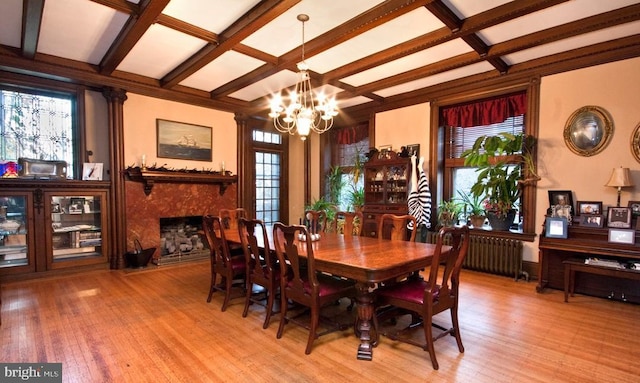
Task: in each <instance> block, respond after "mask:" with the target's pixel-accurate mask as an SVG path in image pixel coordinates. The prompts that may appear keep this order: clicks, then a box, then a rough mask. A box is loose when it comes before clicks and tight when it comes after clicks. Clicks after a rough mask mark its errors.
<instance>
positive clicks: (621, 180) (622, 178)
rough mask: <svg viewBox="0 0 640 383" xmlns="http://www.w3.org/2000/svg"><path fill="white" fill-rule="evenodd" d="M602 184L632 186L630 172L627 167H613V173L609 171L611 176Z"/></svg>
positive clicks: (621, 186)
mask: <svg viewBox="0 0 640 383" xmlns="http://www.w3.org/2000/svg"><path fill="white" fill-rule="evenodd" d="M604 186H611V187H617V188H623V187H628V186H633V182H632V181H631V172H630V171H629V168H623V167H619V168H613V173H611V178H609V182H607V184H606V185H604Z"/></svg>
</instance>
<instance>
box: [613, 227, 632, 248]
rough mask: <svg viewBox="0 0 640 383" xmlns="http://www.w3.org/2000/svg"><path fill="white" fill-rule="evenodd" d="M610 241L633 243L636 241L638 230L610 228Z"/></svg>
mask: <svg viewBox="0 0 640 383" xmlns="http://www.w3.org/2000/svg"><path fill="white" fill-rule="evenodd" d="M609 242H610V243H623V244H626V245H633V244H635V243H636V231H635V230H633V229H609Z"/></svg>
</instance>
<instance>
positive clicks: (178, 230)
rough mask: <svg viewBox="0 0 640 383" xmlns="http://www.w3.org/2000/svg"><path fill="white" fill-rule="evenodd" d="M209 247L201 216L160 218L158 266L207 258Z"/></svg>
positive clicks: (156, 262) (156, 261) (156, 260)
mask: <svg viewBox="0 0 640 383" xmlns="http://www.w3.org/2000/svg"><path fill="white" fill-rule="evenodd" d="M209 254H210V251H209V246H208V244H207V241H206V238H205V237H204V233H203V231H202V217H201V216H187V217H166V218H160V257H158V258H156V259H154V263H155V264H156V265H162V264H167V263H175V262H180V261H187V260H196V259H203V258H207V257H208V256H209Z"/></svg>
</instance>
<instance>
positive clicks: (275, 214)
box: [253, 129, 283, 225]
mask: <svg viewBox="0 0 640 383" xmlns="http://www.w3.org/2000/svg"><path fill="white" fill-rule="evenodd" d="M253 141H254V145H257V144H258V143H266V144H276V145H281V144H282V135H281V134H277V133H268V132H264V131H262V130H258V129H255V130H253ZM280 151H281V149H280V150H269V149H267V148H259V147H256V149H255V154H254V156H255V157H254V161H255V177H254V185H255V190H254V191H253V192H254V195H255V200H254V201H255V205H254V206H255V217H256V218H257V219H260V220H262V221H264V223H265V224H267V225H271V224H273V223H275V222H278V221H280V220H281V215H280V212H281V206H280V199H281V194H282V193H281V188H282V157H283V156H282V153H281V152H280Z"/></svg>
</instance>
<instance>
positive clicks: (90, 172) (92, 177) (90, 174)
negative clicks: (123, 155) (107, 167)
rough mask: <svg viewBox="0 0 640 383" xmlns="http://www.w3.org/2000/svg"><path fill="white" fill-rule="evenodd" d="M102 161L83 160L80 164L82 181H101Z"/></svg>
mask: <svg viewBox="0 0 640 383" xmlns="http://www.w3.org/2000/svg"><path fill="white" fill-rule="evenodd" d="M102 167H103V165H102V163H99V162H85V163H84V164H83V165H82V179H83V180H84V181H102Z"/></svg>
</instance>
